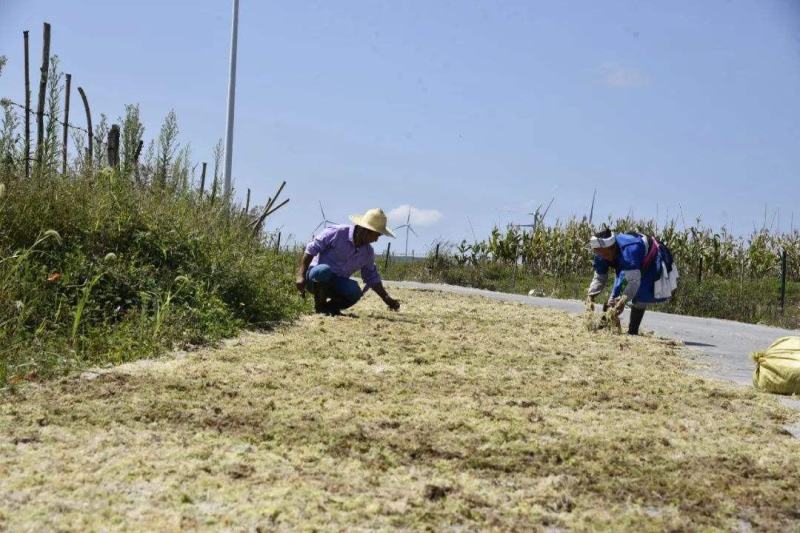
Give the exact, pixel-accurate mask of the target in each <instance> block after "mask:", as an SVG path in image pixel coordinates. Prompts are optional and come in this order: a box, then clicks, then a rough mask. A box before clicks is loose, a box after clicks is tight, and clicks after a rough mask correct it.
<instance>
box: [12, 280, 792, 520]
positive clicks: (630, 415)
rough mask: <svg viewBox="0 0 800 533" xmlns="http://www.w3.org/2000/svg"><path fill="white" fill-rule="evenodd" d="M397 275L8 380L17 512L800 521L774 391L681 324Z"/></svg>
mask: <svg viewBox="0 0 800 533" xmlns="http://www.w3.org/2000/svg"><path fill="white" fill-rule="evenodd" d="M396 292H397V297H398V298H399V299H401V300H402V301H403V309H402V311H401V312H400V313H392V312H391V311H389V310H387V309H386V307H385V305H384V304H383V302H381V301H380V300H379V299H378V298H377V297H375V296H373V295H371V293H368V296H366V297H365V298H364V300H362V302H360V303H359V304H358V305H357V306H356V307H355V308H354V309H353V311H352V313H353V314H354V315H355V316H342V317H334V318H331V317H320V316H307V317H304V318H302V319H300V320H298V321H297V322H296V323H295V324H293V325H287V326H284V327H281V328H279V329H277V330H276V331H273V332H271V333H266V334H255V333H250V334H246V335H244V336H243V337H241V338H240V339H238V340H237V341H234V342H229V343H226V345H225V346H224V347H223V348H221V349H218V350H211V349H208V350H201V351H199V352H195V353H189V354H180V357H170V358H165V359H161V360H155V361H142V362H139V363H132V364H126V365H122V366H119V367H115V368H111V369H104V370H102V371H97V372H87V373H86V374H85V377H83V378H81V377H80V376H73V377H70V378H66V379H62V380H60V381H55V382H49V383H41V384H33V385H30V386H27V387H25V388H21V389H20V390H19V391H18V392H14V393H11V392H7V393H6V394H5V395H4V396H0V530H8V531H28V530H73V531H91V530H109V529H133V530H140V531H176V530H179V529H190V530H194V529H201V530H235V531H240V530H245V531H254V530H258V529H260V530H302V529H305V530H312V529H318V530H325V531H330V530H335V531H343V530H359V531H363V530H390V529H401V530H413V531H419V530H426V529H427V530H434V531H442V530H453V529H456V530H465V531H485V530H495V531H537V530H545V529H556V530H560V529H578V530H587V529H592V530H598V529H599V530H646V531H655V530H658V531H661V530H713V529H722V530H735V529H751V528H752V529H754V530H772V531H785V530H791V529H796V528H797V526H798V518H797V517H798V514H797V510H798V507H797V502H798V501H800V482H799V481H798V480H800V461H798V460H797V458H798V457H799V456H800V443H799V442H798V441H796V440H794V439H792V438H791V436H789V435H787V434H786V432H785V430H783V425H784V424H786V423H789V422H791V421H792V420H793V417H794V416H795V415H794V413H793V412H792V411H790V410H789V409H787V408H785V407H782V406H780V405H779V404H777V403H776V402H775V400H774V399H773V398H771V397H768V396H766V395H763V394H759V393H756V392H755V391H752V390H749V389H741V388H734V387H733V386H729V385H726V384H722V383H716V382H712V381H706V380H704V379H701V378H699V377H696V376H692V375H689V374H687V372H686V371H687V369H688V368H689V364H690V363H689V362H688V359H687V358H686V357H685V356H684V355H683V354H682V348H681V346H679V345H678V344H677V343H675V342H671V341H665V340H659V339H656V338H653V337H644V338H641V337H634V338H631V337H627V336H623V337H619V336H615V335H606V334H600V335H598V334H593V333H590V332H588V331H586V330H585V329H583V328H581V322H580V320H581V319H580V317H572V316H570V315H567V314H564V313H561V312H556V311H549V310H542V309H536V308H532V307H526V306H523V305H519V304H514V303H499V302H493V301H489V300H484V299H480V298H474V297H472V298H470V297H463V296H455V295H448V294H441V293H432V292H411V291H402V290H397V291H396ZM393 295H394V293H393Z"/></svg>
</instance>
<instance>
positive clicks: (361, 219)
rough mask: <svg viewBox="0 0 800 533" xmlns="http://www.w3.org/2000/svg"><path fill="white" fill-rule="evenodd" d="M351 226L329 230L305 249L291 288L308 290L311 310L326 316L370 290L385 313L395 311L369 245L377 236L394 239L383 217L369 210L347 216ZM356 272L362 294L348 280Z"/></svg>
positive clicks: (394, 304) (301, 291)
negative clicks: (380, 301)
mask: <svg viewBox="0 0 800 533" xmlns="http://www.w3.org/2000/svg"><path fill="white" fill-rule="evenodd" d="M350 220H351V221H353V224H344V225H339V226H329V227H327V228H325V231H323V232H322V233H321V234H319V235H317V236H316V237H314V238H313V239H312V240H311V242H309V243H308V245H306V250H305V253H304V254H303V258H302V259H301V261H300V266H299V267H298V269H297V279H296V281H295V284H296V285H297V290H299V291H300V294H302V295H303V296H305V291H306V290H308V291H309V292H311V293H312V294H313V295H314V310H315V311H316V312H317V313H325V314H330V315H338V314H341V311H342V309H347V308H348V307H350V306H352V305H354V304H355V303H356V302H358V300H360V299H361V296H362V295H363V294H364V293H365V292H367V290H369V289H372V290H373V291H375V294H377V295H378V296H380V297H381V299H383V301H384V302H385V303H386V305H388V306H389V309H391V310H393V311H397V310H398V309H400V302H398V301H397V300H395V299H394V298H392V297H391V296H389V294H388V293H387V292H386V289H385V288H384V287H383V282H382V281H381V276H380V274H378V267H377V266H375V250H373V249H372V243H373V242H375V241H377V240H378V237H380V236H381V235H386V236H387V237H394V234H393V233H392V232H391V231H390V230H389V229H388V228H387V227H386V214H385V213H384V212H383V211H382V210H381V209H370V210H369V211H367V212H366V213H365V214H364V215H363V216H359V215H351V216H350ZM356 270H360V271H361V279H362V280H364V290H363V291H362V290H361V288H360V287H359V285H358V282H356V281H355V280H352V279H350V276H351V275H352V274H353V272H355V271H356Z"/></svg>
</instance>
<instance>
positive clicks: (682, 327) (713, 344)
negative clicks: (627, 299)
mask: <svg viewBox="0 0 800 533" xmlns="http://www.w3.org/2000/svg"><path fill="white" fill-rule="evenodd" d="M385 283H386V284H387V285H388V286H393V287H402V288H408V289H422V290H426V289H427V290H439V291H447V292H454V293H458V294H469V295H479V296H486V297H488V298H494V299H495V300H503V301H508V302H520V303H524V304H528V305H535V306H540V307H548V308H552V309H560V310H563V311H567V312H570V313H575V314H581V313H583V312H584V304H583V302H580V301H578V300H558V299H555V298H538V297H532V296H525V295H522V294H507V293H502V292H494V291H487V290H483V289H472V288H469V287H457V286H454V285H445V284H443V283H418V282H415V281H387V282H385ZM626 315H627V313H626ZM642 328H643V329H646V330H652V331H654V332H655V333H656V334H657V335H660V336H664V337H670V338H673V339H678V340H681V341H683V342H684V344H686V346H688V347H689V348H690V349H692V350H694V351H696V352H697V355H698V360H699V361H700V362H702V363H706V364H708V369H707V370H703V371H701V372H699V373H700V374H701V375H704V376H707V377H712V378H718V379H724V380H729V381H734V382H736V383H739V384H741V385H751V384H752V379H753V368H754V367H753V362H752V361H751V359H750V354H751V353H752V352H754V351H757V350H763V349H764V348H766V347H767V346H769V345H770V344H772V342H773V341H775V339H777V338H778V337H784V336H787V335H800V331H798V330H789V329H781V328H773V327H769V326H759V325H756V324H744V323H742V322H734V321H732V320H720V319H717V318H699V317H693V316H681V315H671V314H668V313H658V312H655V311H648V312H647V313H646V314H645V316H644V321H643V322H642ZM782 400H783V401H784V403H786V404H787V405H790V406H791V407H795V408H800V401H798V400H790V399H788V398H783V399H782Z"/></svg>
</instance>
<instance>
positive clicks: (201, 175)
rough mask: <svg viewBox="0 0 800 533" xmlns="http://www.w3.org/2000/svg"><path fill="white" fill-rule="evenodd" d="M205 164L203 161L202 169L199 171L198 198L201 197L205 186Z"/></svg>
mask: <svg viewBox="0 0 800 533" xmlns="http://www.w3.org/2000/svg"><path fill="white" fill-rule="evenodd" d="M206 165H207V163H206V162H205V161H203V171H202V172H201V173H200V198H202V197H203V190H204V189H205V188H206Z"/></svg>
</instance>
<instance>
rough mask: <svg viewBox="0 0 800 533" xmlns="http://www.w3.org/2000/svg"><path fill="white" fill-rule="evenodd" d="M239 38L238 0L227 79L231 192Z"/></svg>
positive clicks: (228, 186) (227, 152) (227, 191)
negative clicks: (237, 44) (237, 45)
mask: <svg viewBox="0 0 800 533" xmlns="http://www.w3.org/2000/svg"><path fill="white" fill-rule="evenodd" d="M238 36H239V0H233V25H232V27H231V61H230V67H231V69H230V77H229V78H228V121H227V122H228V124H227V131H226V133H225V190H224V193H225V194H226V195H228V194H230V192H231V163H232V160H233V109H234V105H235V102H236V43H237V40H238Z"/></svg>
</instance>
